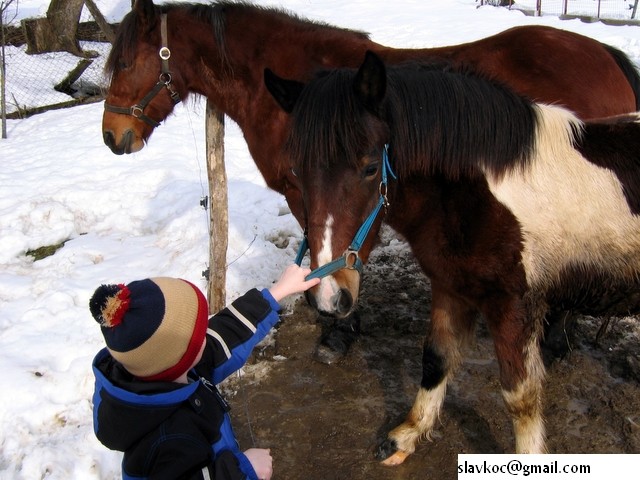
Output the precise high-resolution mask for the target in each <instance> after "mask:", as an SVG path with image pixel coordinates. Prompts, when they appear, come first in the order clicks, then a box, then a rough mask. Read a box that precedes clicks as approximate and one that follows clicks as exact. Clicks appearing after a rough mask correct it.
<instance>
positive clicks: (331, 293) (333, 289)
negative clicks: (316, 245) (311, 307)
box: [316, 215, 340, 312]
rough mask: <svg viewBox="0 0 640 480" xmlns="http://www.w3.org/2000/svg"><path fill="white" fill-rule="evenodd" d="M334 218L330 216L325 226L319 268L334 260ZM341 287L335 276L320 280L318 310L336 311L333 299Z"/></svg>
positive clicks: (317, 295)
mask: <svg viewBox="0 0 640 480" xmlns="http://www.w3.org/2000/svg"><path fill="white" fill-rule="evenodd" d="M332 228H333V216H332V215H329V216H328V217H327V220H326V222H325V224H324V234H323V236H322V248H320V250H319V251H318V254H317V255H316V262H317V264H318V265H319V266H322V265H326V264H327V263H329V262H331V261H332V260H333V251H332V249H331V240H332V238H333V229H332ZM339 291H340V287H339V286H338V284H337V283H336V281H335V279H334V278H333V276H331V275H329V276H327V277H324V278H323V279H322V280H320V285H319V286H318V293H317V294H316V302H317V303H318V310H320V311H324V312H332V311H334V310H335V306H334V302H333V299H334V298H335V295H336V293H337V292H339Z"/></svg>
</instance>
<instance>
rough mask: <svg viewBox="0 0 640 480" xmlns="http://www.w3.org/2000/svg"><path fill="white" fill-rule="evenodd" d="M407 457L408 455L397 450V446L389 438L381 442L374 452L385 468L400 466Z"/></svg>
mask: <svg viewBox="0 0 640 480" xmlns="http://www.w3.org/2000/svg"><path fill="white" fill-rule="evenodd" d="M408 456H409V454H408V453H406V452H403V451H402V450H398V444H397V443H396V441H395V440H393V439H391V438H387V439H386V440H385V441H384V442H382V443H381V444H380V446H378V450H377V452H376V458H377V459H378V460H382V462H381V463H382V465H385V466H387V467H395V466H396V465H400V464H401V463H402V462H404V461H405V459H406V458H407V457H408Z"/></svg>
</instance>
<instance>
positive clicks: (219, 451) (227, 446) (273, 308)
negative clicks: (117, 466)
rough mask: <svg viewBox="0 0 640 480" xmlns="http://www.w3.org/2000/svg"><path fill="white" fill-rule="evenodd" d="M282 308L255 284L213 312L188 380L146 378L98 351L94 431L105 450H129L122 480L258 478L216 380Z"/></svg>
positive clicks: (237, 363) (242, 357)
mask: <svg viewBox="0 0 640 480" xmlns="http://www.w3.org/2000/svg"><path fill="white" fill-rule="evenodd" d="M279 309H280V306H279V305H278V302H276V300H275V299H274V298H273V297H272V296H271V294H270V293H269V291H268V290H263V291H262V292H259V291H258V290H255V289H253V290H250V291H249V292H247V293H246V294H245V295H243V296H242V297H240V298H238V299H236V300H235V301H234V302H233V303H232V304H231V305H230V306H228V307H226V308H224V309H223V310H222V311H221V312H219V313H217V314H216V315H214V316H212V317H210V318H209V328H208V330H207V339H206V341H207V344H206V347H205V350H204V354H203V356H202V360H201V361H200V362H199V363H198V365H196V367H195V368H194V369H193V370H192V371H191V372H189V378H190V382H191V383H189V384H180V383H175V382H142V381H139V380H137V379H136V378H135V377H133V376H132V375H131V374H129V373H128V372H127V371H126V370H125V369H124V368H123V367H122V365H121V364H120V363H118V362H117V361H116V360H115V359H114V358H113V357H112V356H111V355H110V354H109V352H108V351H107V349H106V348H105V349H103V350H101V351H100V352H99V353H98V354H97V355H96V357H95V359H94V361H93V372H94V374H95V378H96V384H95V391H94V395H93V426H94V431H95V434H96V436H97V438H98V439H99V440H100V442H102V443H103V444H104V445H105V446H106V447H108V448H110V449H112V450H119V451H122V452H124V457H123V460H122V478H123V480H129V479H132V480H133V479H136V480H138V479H167V480H169V479H170V480H177V479H189V480H192V479H208V478H212V479H218V480H220V479H225V480H226V479H231V480H236V479H238V480H240V479H252V480H255V479H257V476H256V473H255V471H254V470H253V467H252V466H251V463H250V462H249V460H248V459H247V457H246V456H245V455H244V454H243V453H242V451H241V450H240V448H239V446H238V443H237V441H236V438H235V435H234V433H233V430H232V428H231V423H230V417H229V414H228V410H229V407H228V406H227V404H226V402H225V401H224V399H223V398H222V396H221V395H220V393H219V392H218V390H217V389H216V387H215V385H216V384H219V383H220V382H221V381H222V380H224V379H225V378H226V377H228V376H229V375H230V374H231V373H233V372H235V371H236V370H238V369H239V368H241V367H242V366H243V365H244V363H245V362H246V360H247V358H248V357H249V355H250V354H251V352H252V350H253V348H254V347H255V345H256V344H257V343H258V342H260V340H262V339H263V338H264V337H265V336H266V335H267V334H268V333H269V331H270V330H271V328H272V327H273V326H274V325H275V324H276V323H277V322H278V319H279V316H278V310H279Z"/></svg>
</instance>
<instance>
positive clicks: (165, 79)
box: [158, 72, 171, 87]
mask: <svg viewBox="0 0 640 480" xmlns="http://www.w3.org/2000/svg"><path fill="white" fill-rule="evenodd" d="M158 80H160V82H162V83H164V84H165V85H166V86H167V87H168V86H169V84H170V83H171V74H170V73H169V72H162V73H161V74H160V76H159V77H158Z"/></svg>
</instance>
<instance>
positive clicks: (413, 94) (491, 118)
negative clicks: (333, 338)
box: [265, 52, 640, 465]
mask: <svg viewBox="0 0 640 480" xmlns="http://www.w3.org/2000/svg"><path fill="white" fill-rule="evenodd" d="M265 83H266V85H267V88H268V89H269V91H271V92H272V94H273V95H274V97H275V98H276V100H277V101H278V103H279V104H280V105H281V106H282V108H283V109H284V110H285V111H287V112H291V121H292V129H291V134H290V137H289V139H288V143H287V154H288V155H289V157H290V158H291V161H292V168H293V170H294V172H295V173H296V174H297V179H298V182H299V185H300V188H301V190H302V195H303V199H304V207H305V212H306V219H307V227H308V241H309V247H310V250H311V252H312V256H311V266H312V268H314V269H316V270H314V272H317V271H318V270H317V267H320V268H322V269H324V268H325V267H324V265H325V264H327V263H328V262H331V261H332V260H334V259H340V258H346V260H345V261H344V262H343V263H342V266H343V268H342V269H341V270H338V271H336V272H335V273H332V274H331V272H330V271H329V272H327V271H325V270H323V271H324V273H323V275H326V274H327V273H328V275H327V276H325V277H324V278H323V279H322V281H321V283H320V284H319V285H318V286H317V287H314V289H313V291H312V292H311V295H312V296H313V302H312V304H314V305H316V306H317V308H318V309H319V310H321V311H324V312H328V313H334V314H339V315H346V314H349V312H350V311H351V309H353V307H354V305H355V302H356V301H357V298H358V294H359V287H360V274H359V271H358V269H357V268H354V266H356V265H357V264H358V263H359V262H366V260H367V258H368V256H369V253H370V251H371V248H372V247H373V246H374V243H375V237H376V234H377V233H378V229H379V228H380V225H381V224H382V222H383V221H384V222H386V223H387V224H388V225H389V226H390V227H392V228H393V229H394V230H395V231H396V232H397V233H398V234H400V235H401V236H402V237H403V238H404V239H406V241H407V242H408V243H409V245H410V247H411V249H412V251H413V254H414V256H415V258H416V259H417V261H418V263H419V264H420V266H421V267H422V269H423V271H424V272H425V274H426V275H427V276H428V277H429V278H430V280H431V288H432V308H431V321H430V322H429V324H428V332H427V335H426V339H425V343H424V348H423V355H422V366H423V374H422V380H421V382H420V388H419V392H418V394H417V397H416V399H415V403H414V405H413V407H412V409H411V411H410V412H409V414H408V416H407V417H406V420H405V421H404V422H403V423H402V424H400V425H399V426H398V427H397V428H395V429H393V430H392V431H391V432H390V433H389V434H388V436H387V438H386V439H385V440H384V442H383V443H382V444H381V445H380V447H379V449H378V452H377V455H378V457H379V458H381V459H384V463H386V464H388V465H396V464H399V463H401V462H402V461H404V460H405V458H406V457H407V456H408V455H409V454H411V453H412V452H414V450H415V448H416V444H417V442H418V441H419V440H420V439H421V438H422V437H428V436H429V434H430V432H431V430H432V428H433V425H434V422H435V421H436V419H437V418H438V415H439V411H440V409H441V406H442V404H443V400H444V395H445V389H446V385H447V380H448V379H449V378H450V377H451V376H452V375H453V372H454V370H455V368H456V366H458V365H459V364H460V362H461V359H462V356H461V347H462V346H463V345H464V344H465V343H466V341H467V340H468V339H469V338H470V337H471V336H472V334H473V331H474V328H475V324H476V322H477V319H478V317H481V318H484V321H486V323H487V326H488V329H489V332H490V334H491V336H492V339H493V342H494V346H495V353H496V357H497V360H498V364H499V368H500V382H501V386H502V394H503V398H504V401H505V403H506V407H507V411H508V413H509V414H510V416H511V418H512V420H513V425H514V433H515V450H516V452H518V453H525V452H528V453H542V452H545V450H546V448H545V433H544V422H543V418H542V389H543V377H544V373H545V368H544V365H543V363H542V361H541V356H540V346H539V343H540V339H541V334H542V330H543V323H544V320H545V315H546V313H547V312H548V311H550V310H551V309H553V308H562V309H569V310H575V311H577V312H580V313H584V314H592V315H597V316H600V315H603V314H605V313H611V314H614V315H619V314H630V313H635V312H638V311H640V123H639V116H638V115H628V116H625V117H618V118H616V119H615V121H614V120H609V121H606V122H599V121H592V122H586V123H583V122H582V121H581V120H579V119H578V118H577V117H576V116H575V115H574V114H572V113H571V112H570V111H569V110H566V109H564V108H561V107H558V106H549V105H544V104H538V103H532V102H531V101H529V100H528V99H526V98H524V97H521V96H519V95H517V94H515V93H514V92H513V91H512V90H510V89H508V88H506V87H505V86H504V85H502V84H499V83H495V82H494V81H492V80H489V79H487V78H485V77H484V76H479V75H476V74H471V73H470V72H468V71H466V70H464V69H462V70H461V69H458V68H455V67H453V66H452V67H450V68H444V69H443V68H442V67H441V66H435V67H434V66H433V65H426V64H418V63H408V64H404V65H396V66H385V64H384V63H383V62H382V60H381V59H380V58H379V57H378V56H377V55H376V54H374V53H372V52H367V54H366V56H365V60H364V63H362V65H361V67H360V68H359V69H358V70H356V69H350V68H343V69H336V70H331V71H328V72H324V73H320V74H318V76H317V77H316V78H314V79H313V80H312V81H311V82H310V83H308V84H307V85H303V84H301V83H299V82H297V81H295V80H291V79H287V80H285V79H283V78H281V77H279V76H277V75H275V74H274V73H273V72H271V71H270V70H266V71H265ZM394 176H395V177H397V179H394ZM370 212H373V213H370ZM360 225H367V228H366V229H365V230H364V232H365V233H364V234H363V229H362V228H359V226H360ZM356 232H357V233H356ZM356 239H357V240H356ZM355 244H357V247H354V245H355ZM343 252H344V257H343ZM312 275H314V273H313V272H312ZM425 299H426V297H425ZM338 306H340V307H338Z"/></svg>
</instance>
